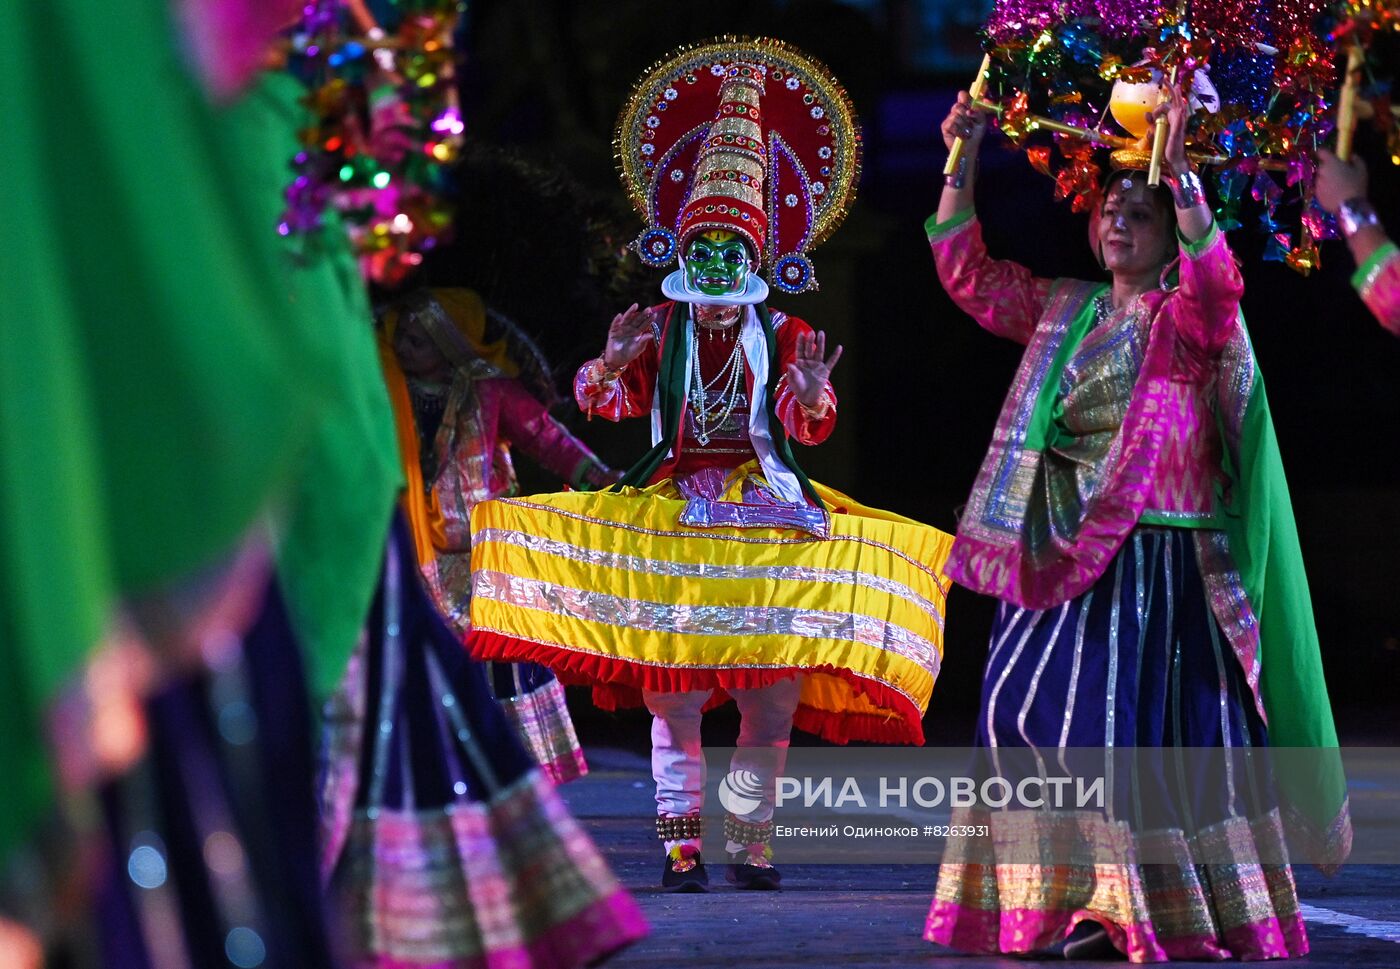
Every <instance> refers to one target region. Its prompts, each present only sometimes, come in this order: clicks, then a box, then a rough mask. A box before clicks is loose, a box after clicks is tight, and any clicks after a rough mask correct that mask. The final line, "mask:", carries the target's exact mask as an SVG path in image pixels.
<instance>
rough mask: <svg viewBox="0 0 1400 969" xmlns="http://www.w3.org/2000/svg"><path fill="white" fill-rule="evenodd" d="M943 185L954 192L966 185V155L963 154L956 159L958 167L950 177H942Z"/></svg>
mask: <svg viewBox="0 0 1400 969" xmlns="http://www.w3.org/2000/svg"><path fill="white" fill-rule="evenodd" d="M943 183H944V184H945V185H947V186H948V187H949V188H951V189H953V190H954V191H958V190H959V189H961V188H963V187H964V186H965V185H967V153H966V152H964V153H963V154H962V155H960V156H959V157H958V167H957V168H956V169H955V170H954V171H953V174H951V175H945V176H944V177H943Z"/></svg>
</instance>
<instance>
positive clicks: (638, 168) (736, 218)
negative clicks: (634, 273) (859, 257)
mask: <svg viewBox="0 0 1400 969" xmlns="http://www.w3.org/2000/svg"><path fill="white" fill-rule="evenodd" d="M616 147H617V153H618V160H619V163H620V166H621V170H622V180H623V184H624V186H625V187H626V189H627V191H628V194H629V195H630V196H631V199H632V204H633V205H634V206H635V207H636V209H637V211H638V213H639V214H640V215H641V216H642V218H644V219H645V220H646V223H647V227H646V229H645V230H644V231H643V232H642V234H641V235H640V236H639V237H638V239H637V241H636V243H635V246H636V248H637V251H638V253H639V254H640V256H641V258H642V261H643V262H645V263H647V264H648V265H650V266H655V267H663V266H667V265H670V264H672V263H673V262H675V261H676V260H677V259H678V258H679V256H680V255H681V253H682V252H683V251H684V249H685V246H686V244H687V243H688V242H689V241H690V239H691V238H693V237H694V236H695V235H697V234H698V233H700V232H703V231H706V230H709V229H727V230H729V231H732V232H736V233H738V234H739V235H740V236H741V237H742V238H744V239H745V240H746V241H747V242H748V243H749V245H750V246H751V247H752V250H753V253H754V256H755V258H756V259H758V260H759V261H760V262H761V263H762V264H763V266H764V267H765V268H766V275H767V276H768V278H769V280H770V281H771V282H772V284H773V285H774V286H776V287H778V288H779V289H781V290H782V291H784V292H787V293H801V292H805V291H807V290H812V289H816V288H817V283H816V276H815V273H814V271H813V268H812V261H811V259H810V258H809V256H808V253H809V252H810V251H811V250H812V249H813V248H815V247H816V246H817V245H818V244H820V243H821V242H823V241H824V240H825V239H826V238H827V237H828V236H830V235H831V233H832V232H834V231H835V230H836V228H837V227H838V226H839V225H840V224H841V221H842V220H843V219H844V218H845V217H846V212H847V211H848V210H849V208H850V206H851V203H852V202H853V201H854V199H855V186H856V180H857V178H858V177H859V174H860V130H859V127H858V125H857V123H856V119H855V114H854V112H853V111H852V109H851V102H850V98H849V97H848V96H847V94H846V92H845V90H844V89H843V88H842V87H841V85H840V84H839V83H838V82H837V81H836V80H835V79H834V78H833V77H832V76H831V75H830V73H829V72H828V71H827V70H826V68H825V67H823V66H822V65H821V64H819V63H817V62H816V61H814V60H812V59H811V58H809V57H807V56H806V55H805V54H803V53H801V52H800V51H798V50H796V49H794V48H792V47H790V46H788V45H787V44H784V43H782V42H781V41H777V40H771V39H768V38H757V39H752V40H746V39H742V38H722V39H718V40H715V41H711V42H709V43H705V44H701V45H699V46H697V47H687V48H685V49H683V50H681V51H678V52H677V53H675V54H673V55H671V56H670V57H668V58H666V59H665V60H664V61H662V62H661V63H659V64H657V65H656V66H655V67H653V68H652V69H651V70H649V71H647V72H646V73H645V74H644V75H643V76H642V78H641V80H640V81H638V83H637V85H636V87H635V88H634V89H633V92H632V96H631V97H630V98H629V99H628V101H627V104H626V106H625V107H624V108H623V110H622V114H621V116H620V117H619V119H618V126H617V139H616Z"/></svg>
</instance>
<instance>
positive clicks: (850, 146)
mask: <svg viewBox="0 0 1400 969" xmlns="http://www.w3.org/2000/svg"><path fill="white" fill-rule="evenodd" d="M750 43H752V44H753V46H749V44H743V45H740V44H735V43H732V42H731V43H718V44H715V45H711V46H709V47H704V48H700V49H698V50H696V51H690V52H686V53H684V54H682V55H680V56H678V57H677V58H676V59H674V60H673V61H672V62H671V63H670V64H669V65H667V66H663V67H662V68H660V69H658V71H657V73H655V74H654V75H652V76H651V77H649V78H647V79H645V80H644V81H643V84H642V86H641V87H639V89H638V94H637V96H636V97H635V98H634V101H633V104H632V105H631V106H630V107H629V108H628V110H627V111H625V112H624V120H623V132H622V134H621V135H620V137H619V143H620V144H626V145H628V146H629V147H628V148H627V150H626V155H625V156H624V170H625V172H626V173H627V179H628V184H629V186H632V187H634V188H635V189H636V190H637V191H636V197H634V201H635V200H637V198H640V199H641V205H640V207H641V208H642V210H643V212H644V213H645V214H646V216H647V219H648V222H649V224H650V228H648V229H647V230H646V232H644V233H643V235H642V237H641V238H640V239H639V240H638V250H639V252H640V253H641V254H642V257H643V259H644V260H646V261H648V262H649V263H651V264H653V265H656V266H662V265H667V264H670V265H673V266H675V267H676V268H675V269H674V270H673V271H672V272H671V273H670V274H669V275H668V276H667V277H666V279H665V280H664V281H663V282H662V285H661V289H662V293H663V294H664V295H665V296H666V297H667V301H666V302H663V303H661V304H660V305H657V306H652V307H650V308H646V309H642V308H639V307H637V306H635V305H634V306H632V307H630V308H629V309H627V310H626V311H625V312H623V313H619V314H618V315H617V316H616V317H615V318H614V319H613V321H612V325H611V326H610V327H609V329H608V333H607V338H606V341H605V342H604V344H603V347H602V352H601V353H600V354H599V355H598V357H597V358H596V359H594V360H590V361H589V362H587V363H585V364H584V365H583V367H582V368H581V369H580V370H579V372H578V375H577V377H576V378H575V382H574V396H575V398H576V399H577V400H578V403H579V406H580V407H581V408H582V409H583V410H585V411H587V412H589V413H590V414H597V415H599V416H602V417H604V418H607V419H608V420H622V419H624V418H633V417H648V416H649V417H650V418H651V420H652V444H653V446H652V448H651V450H649V451H648V452H647V453H646V454H645V455H643V456H642V457H641V459H640V460H638V461H637V463H636V464H634V465H633V466H632V468H631V469H630V470H629V471H628V472H627V474H626V476H625V477H624V478H623V480H622V482H621V487H620V489H619V490H618V491H615V492H613V493H603V494H595V495H567V494H565V495H549V496H536V497H534V498H531V499H528V500H525V501H515V502H510V503H506V502H486V503H485V504H483V505H480V506H478V508H477V511H476V513H475V514H474V515H473V518H472V526H473V527H472V534H473V536H474V537H475V536H480V540H478V541H476V544H475V545H474V547H473V552H472V570H473V580H474V584H473V589H474V595H473V599H472V627H473V632H472V635H471V638H470V640H469V646H470V647H471V649H472V650H473V651H474V652H475V653H476V654H477V655H479V656H484V657H490V658H499V659H507V658H512V659H534V660H535V661H537V662H541V663H544V664H545V665H547V666H552V667H553V668H554V669H555V671H556V672H557V673H558V675H559V677H560V678H561V679H562V680H564V681H565V682H579V683H588V684H591V685H592V686H593V697H594V702H595V703H597V704H598V705H599V706H601V707H603V708H604V709H612V708H615V707H617V706H622V705H632V706H635V705H637V704H639V703H644V704H645V705H646V706H647V708H648V709H649V710H650V711H651V713H652V715H653V721H652V730H651V739H652V775H653V778H654V779H655V781H656V804H657V815H658V816H657V819H656V833H657V835H658V837H659V838H660V840H661V841H662V842H663V844H664V848H665V857H664V860H663V862H662V872H661V883H662V885H663V887H665V888H668V889H671V890H674V891H687V892H693V891H704V890H705V888H706V886H707V884H708V877H707V875H706V874H705V867H704V864H703V862H702V860H701V855H700V850H701V846H702V838H703V835H704V829H705V820H706V819H705V818H704V816H703V814H702V811H703V808H704V789H705V761H704V757H703V751H702V750H701V745H700V722H701V714H702V712H703V711H704V710H705V709H707V708H709V707H712V706H715V705H717V704H718V703H720V702H723V701H724V700H726V699H730V698H732V699H733V700H734V701H735V702H736V704H737V705H738V707H739V712H740V716H741V726H740V729H739V738H738V747H739V749H738V751H737V752H736V753H735V754H734V756H733V757H732V759H731V760H730V762H729V769H730V771H731V774H730V777H731V779H733V778H735V777H736V776H737V777H741V778H744V779H745V780H744V782H743V783H745V784H747V785H748V786H749V787H750V788H751V791H750V793H752V795H753V796H754V798H756V799H757V801H758V803H757V806H754V807H752V809H750V810H748V811H747V812H746V813H744V814H735V813H726V814H725V815H724V817H723V833H724V838H723V839H722V842H721V843H722V844H723V846H724V850H725V852H726V854H727V858H728V861H729V869H728V875H729V880H730V881H731V882H733V883H734V884H736V885H737V886H738V887H739V888H744V889H774V888H777V887H779V885H780V884H781V877H780V875H779V874H778V870H777V869H776V868H775V867H774V866H773V861H772V852H771V849H770V841H771V836H772V832H773V809H774V790H773V789H774V778H775V777H776V776H777V775H778V774H779V773H781V771H782V769H783V765H784V761H785V757H786V752H787V746H788V742H789V736H790V734H791V732H792V728H793V726H794V724H795V725H796V726H799V727H801V728H802V729H804V730H809V731H812V732H814V733H818V734H821V735H822V736H824V737H826V738H827V739H829V740H833V741H836V742H845V741H846V740H850V739H857V740H868V741H882V742H894V743H922V741H923V734H922V728H921V726H920V718H921V715H922V712H923V709H924V707H925V706H926V705H927V703H928V698H929V694H930V692H931V691H932V689H933V680H934V677H935V675H936V673H937V667H938V663H939V657H940V655H941V649H942V645H941V643H942V639H941V637H942V631H941V630H942V616H941V613H942V610H943V604H944V588H945V587H944V585H943V584H942V579H941V572H940V570H941V568H942V564H943V560H944V558H945V557H946V555H947V551H948V549H949V548H950V547H951V537H950V536H947V535H944V534H943V533H941V532H938V531H936V530H934V529H931V528H928V527H926V526H923V525H920V524H918V523H917V522H912V521H910V520H908V519H905V518H901V517H899V516H898V515H893V514H890V513H889V512H883V511H877V510H875V509H870V508H863V507H861V506H860V505H858V504H856V503H855V502H854V501H852V500H851V499H850V498H848V497H846V496H845V495H842V494H839V493H838V492H835V491H832V490H831V489H829V488H824V487H822V486H821V485H820V484H817V483H815V482H812V481H810V480H808V478H807V476H806V475H805V474H803V472H802V469H801V468H800V467H799V466H798V463H797V461H796V460H795V457H794V453H793V450H794V449H793V442H796V443H797V444H806V445H812V444H819V443H821V442H822V441H824V440H825V439H826V438H827V437H828V436H829V435H830V434H831V432H832V429H833V428H834V427H835V424H836V394H835V392H834V391H833V390H832V387H831V374H832V371H833V370H834V368H835V367H836V366H837V363H838V362H839V361H840V359H841V348H840V347H839V346H832V347H830V348H828V346H827V339H826V335H825V334H823V333H820V332H815V331H813V329H812V328H811V327H810V326H808V325H807V324H806V323H805V322H803V321H802V320H800V319H798V318H796V317H794V316H788V315H786V314H785V313H782V312H779V311H778V310H774V309H770V308H769V307H768V306H767V305H766V299H767V297H768V292H769V282H768V281H765V279H764V278H763V276H760V275H759V270H760V267H763V269H764V274H765V275H766V276H767V277H768V280H771V282H772V284H773V285H774V286H775V287H777V288H779V289H781V290H783V291H785V292H789V293H795V292H800V291H802V290H804V289H809V288H811V287H812V286H813V285H814V282H813V279H812V268H811V263H810V261H808V260H807V257H806V255H805V253H803V252H802V251H801V250H800V249H797V250H794V249H786V248H784V246H785V245H786V246H793V245H794V244H800V245H801V246H802V247H806V246H808V245H810V244H811V242H812V240H819V239H820V238H822V237H823V236H824V234H825V232H829V231H830V230H831V229H832V228H834V227H835V222H836V221H839V219H840V216H841V215H842V214H844V211H845V207H846V205H847V204H848V203H849V202H850V190H851V186H852V181H851V180H852V179H853V177H854V170H855V159H854V152H855V149H856V144H857V143H856V140H855V137H854V135H855V131H854V124H853V119H851V118H850V116H849V111H848V109H847V108H845V105H846V104H847V102H846V101H845V100H844V96H843V95H842V94H841V93H840V91H839V89H838V88H833V86H832V85H831V82H830V80H829V75H828V74H826V72H825V71H824V70H817V69H815V68H814V67H813V66H812V65H811V64H810V62H807V61H806V60H805V58H801V57H800V55H796V54H795V53H794V52H792V51H791V50H790V49H787V48H783V47H781V46H779V45H777V44H776V43H775V42H772V41H757V42H750ZM697 99H698V100H697ZM716 101H717V102H718V110H717V111H716V110H715V104H716ZM775 101H776V102H777V104H776V106H775V107H774V110H773V112H772V115H771V117H776V118H793V117H801V118H804V119H807V120H808V121H810V122H811V123H810V124H806V123H803V124H802V125H794V126H793V127H794V130H786V128H784V129H782V130H780V129H778V128H775V127H774V126H773V125H771V124H770V123H767V122H766V121H765V120H764V119H765V118H767V117H769V115H768V114H766V113H765V110H764V107H765V106H766V105H768V104H770V103H773V102H775ZM816 101H820V102H821V104H823V105H827V106H829V107H826V108H823V109H822V110H821V112H820V113H822V115H823V116H822V117H821V118H818V117H817V115H816V114H813V113H812V109H811V108H810V107H809V105H810V104H812V103H814V102H816ZM658 104H661V105H666V106H667V107H666V110H665V111H664V112H662V111H660V109H658V108H656V107H655V106H656V105H658ZM705 110H708V111H713V112H715V113H714V114H713V115H712V117H714V121H713V122H712V123H711V124H710V125H709V126H708V128H705V127H704V126H702V131H703V133H702V134H701V135H699V136H695V135H693V134H692V132H693V131H694V126H695V124H696V121H697V119H698V120H703V114H701V113H700V112H702V111H705ZM650 111H656V112H657V113H656V114H651V115H650V116H649V117H647V115H648V113H649V112H650ZM663 113H664V114H665V119H664V120H663V119H662V117H661V115H662V114H663ZM643 118H646V120H642V119H643ZM798 129H800V130H798ZM823 132H824V133H823ZM688 137H697V138H698V140H699V145H700V147H699V148H698V150H696V149H687V147H686V145H688V144H690V143H689V142H684V139H685V138H688ZM770 145H773V146H780V147H781V150H782V151H783V152H785V153H784V154H782V155H779V154H778V152H779V148H774V149H773V153H772V154H770V152H769V149H768V146H770ZM655 159H662V162H661V163H659V165H660V167H658V163H655ZM802 172H812V173H814V175H815V176H816V177H815V179H814V180H812V181H810V182H809V181H807V180H806V178H805V176H804V175H801V173H802ZM770 189H771V191H769V190H770ZM669 227H675V230H674V231H673V230H672V229H671V228H669ZM677 264H678V265H677ZM526 550H537V551H538V554H534V555H531V554H528V552H527V551H526ZM818 577H819V578H818ZM814 581H820V582H821V585H820V587H819V588H814V586H813V584H812V583H813V582H814ZM894 589H900V590H903V591H902V592H901V593H900V594H898V595H896V594H895V593H893V592H892V591H891V590H894ZM905 593H907V594H905ZM896 615H897V616H898V621H897V622H896V621H895V620H894V618H893V617H894V616H896ZM733 772H738V774H737V775H736V774H734V773H733ZM721 790H722V791H723V790H724V788H721ZM740 803H742V802H740ZM749 803H750V804H752V801H750V802H749ZM724 806H725V807H726V808H728V807H730V806H732V805H728V804H726V805H724Z"/></svg>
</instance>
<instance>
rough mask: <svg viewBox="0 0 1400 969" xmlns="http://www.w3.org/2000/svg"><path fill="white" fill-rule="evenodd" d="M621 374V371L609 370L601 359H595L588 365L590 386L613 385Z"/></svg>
mask: <svg viewBox="0 0 1400 969" xmlns="http://www.w3.org/2000/svg"><path fill="white" fill-rule="evenodd" d="M621 374H622V371H621V370H609V369H608V365H607V364H606V363H604V362H603V358H602V357H595V358H594V359H593V360H592V361H590V362H589V364H588V382H589V383H590V384H610V383H614V382H615V381H616V380H617V378H618V377H619V376H620V375H621Z"/></svg>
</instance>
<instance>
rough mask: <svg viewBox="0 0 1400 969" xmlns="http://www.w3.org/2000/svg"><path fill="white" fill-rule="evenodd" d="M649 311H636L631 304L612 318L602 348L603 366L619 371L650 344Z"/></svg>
mask: <svg viewBox="0 0 1400 969" xmlns="http://www.w3.org/2000/svg"><path fill="white" fill-rule="evenodd" d="M651 339H652V331H651V310H643V309H638V308H637V304H636V303H633V304H632V305H631V306H630V307H628V308H627V309H626V310H624V311H623V312H621V313H619V314H617V315H616V316H614V317H613V321H612V325H610V326H609V327H608V342H607V343H606V344H605V345H604V347H603V366H605V367H607V368H608V369H609V370H621V369H622V368H623V367H625V366H627V365H628V364H629V363H631V362H632V361H633V360H635V359H636V358H637V355H638V354H640V353H641V352H642V350H643V349H644V348H645V347H646V345H647V344H648V343H650V342H651Z"/></svg>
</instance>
